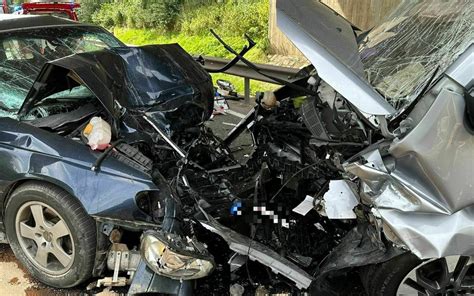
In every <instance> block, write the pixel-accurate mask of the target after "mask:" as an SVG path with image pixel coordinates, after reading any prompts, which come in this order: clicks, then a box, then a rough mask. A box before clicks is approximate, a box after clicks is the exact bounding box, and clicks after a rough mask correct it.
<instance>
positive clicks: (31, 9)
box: [3, 0, 81, 21]
mask: <svg viewBox="0 0 474 296" xmlns="http://www.w3.org/2000/svg"><path fill="white" fill-rule="evenodd" d="M3 1H6V0H3ZM21 7H22V9H23V11H22V14H48V15H52V16H57V17H61V18H66V19H70V20H73V21H77V20H78V18H77V13H76V9H78V8H79V7H81V5H80V4H78V3H71V2H61V3H58V2H53V3H50V2H30V3H23V4H22V5H21Z"/></svg>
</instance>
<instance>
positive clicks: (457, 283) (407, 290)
mask: <svg viewBox="0 0 474 296" xmlns="http://www.w3.org/2000/svg"><path fill="white" fill-rule="evenodd" d="M473 293H474V257H469V256H449V257H443V258H440V259H433V260H429V261H424V262H422V263H421V264H420V265H418V266H417V267H415V268H414V269H413V270H412V271H411V272H410V273H409V274H408V275H407V276H405V278H404V279H403V280H402V282H401V283H400V286H399V287H398V291H397V295H419V296H421V295H426V296H442V295H447V296H450V295H463V294H464V295H472V294H473Z"/></svg>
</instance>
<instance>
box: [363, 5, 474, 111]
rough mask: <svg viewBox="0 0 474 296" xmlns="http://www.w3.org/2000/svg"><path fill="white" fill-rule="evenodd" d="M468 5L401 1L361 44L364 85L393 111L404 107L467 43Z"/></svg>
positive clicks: (470, 32)
mask: <svg viewBox="0 0 474 296" xmlns="http://www.w3.org/2000/svg"><path fill="white" fill-rule="evenodd" d="M473 7H474V1H445V0H434V1H423V2H420V1H404V2H402V3H401V5H400V6H399V7H398V8H397V9H396V10H395V11H394V12H393V13H392V14H391V15H390V16H389V17H388V18H387V19H386V21H385V22H383V23H382V24H381V25H379V26H377V27H375V28H374V29H373V30H372V31H371V32H370V33H369V34H368V35H367V37H366V38H365V40H364V41H363V44H362V47H361V51H360V55H361V59H362V62H363V64H364V68H365V73H366V75H367V79H368V81H369V82H370V83H371V84H372V85H373V86H374V87H375V88H376V89H377V90H378V91H379V92H380V93H381V94H382V95H383V96H384V97H385V98H386V99H387V101H388V102H389V103H390V104H391V105H392V106H393V107H395V108H396V109H398V110H400V109H403V108H404V107H405V106H407V105H408V104H410V103H411V102H412V101H413V100H414V99H415V98H416V97H417V96H418V95H419V94H420V92H421V91H422V90H423V88H425V86H426V84H427V83H429V81H430V80H432V79H436V78H437V77H438V76H440V75H441V74H442V73H443V72H444V71H445V70H446V69H447V68H448V66H449V65H450V64H452V63H453V62H454V61H455V60H456V58H457V57H458V56H459V55H460V54H461V53H463V52H464V51H465V50H466V49H467V48H468V47H469V45H470V44H472V42H473V35H474V30H473V22H472V16H473V15H474V9H473Z"/></svg>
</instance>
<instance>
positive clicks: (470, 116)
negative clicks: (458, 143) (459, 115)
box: [464, 91, 474, 135]
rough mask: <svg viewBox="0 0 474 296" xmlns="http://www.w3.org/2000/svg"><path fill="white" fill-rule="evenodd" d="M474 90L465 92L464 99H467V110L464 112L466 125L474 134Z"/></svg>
mask: <svg viewBox="0 0 474 296" xmlns="http://www.w3.org/2000/svg"><path fill="white" fill-rule="evenodd" d="M473 92H474V91H471V92H467V91H466V92H465V93H464V99H465V101H466V112H465V114H464V125H465V126H466V129H467V130H468V131H469V132H470V133H471V134H473V135H474V96H473Z"/></svg>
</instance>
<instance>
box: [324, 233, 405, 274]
mask: <svg viewBox="0 0 474 296" xmlns="http://www.w3.org/2000/svg"><path fill="white" fill-rule="evenodd" d="M403 252H404V251H403V250H401V249H398V248H393V247H391V246H390V245H388V246H387V245H386V244H384V243H383V242H382V241H381V240H380V239H379V233H378V231H377V230H376V229H375V228H374V227H373V226H371V225H368V224H359V225H357V226H356V227H354V228H353V229H352V230H351V231H350V232H349V233H347V235H346V236H345V237H343V238H342V240H341V243H340V244H339V245H338V246H337V247H336V248H334V250H333V251H332V252H331V253H330V254H329V256H328V257H327V258H326V259H325V260H324V261H323V263H322V265H321V268H320V273H319V276H324V275H325V274H327V273H328V272H331V271H334V270H340V269H344V268H348V267H355V266H364V265H369V264H376V263H380V262H384V261H387V260H389V259H391V258H393V257H395V256H397V255H400V254H402V253H403Z"/></svg>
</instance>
